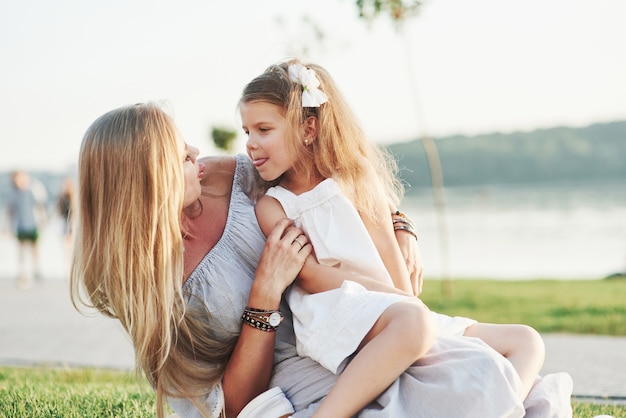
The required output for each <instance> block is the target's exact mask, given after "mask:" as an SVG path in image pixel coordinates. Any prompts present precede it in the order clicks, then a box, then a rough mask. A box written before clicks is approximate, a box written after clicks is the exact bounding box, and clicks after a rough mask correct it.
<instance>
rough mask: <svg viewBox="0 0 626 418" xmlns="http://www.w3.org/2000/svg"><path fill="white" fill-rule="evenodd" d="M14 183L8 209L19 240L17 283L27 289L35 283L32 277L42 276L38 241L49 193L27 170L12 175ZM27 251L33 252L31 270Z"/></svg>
mask: <svg viewBox="0 0 626 418" xmlns="http://www.w3.org/2000/svg"><path fill="white" fill-rule="evenodd" d="M11 184H12V186H13V188H12V190H11V193H10V194H9V202H8V211H9V219H10V220H11V226H12V228H13V231H14V234H15V237H16V238H17V242H18V277H17V284H18V286H19V287H20V288H23V289H27V288H29V287H30V286H32V276H34V277H35V279H36V280H39V279H41V266H40V260H39V248H38V240H39V233H40V230H41V225H42V223H43V222H44V221H45V216H46V206H45V202H46V197H47V193H46V190H45V188H44V187H43V185H41V184H40V183H37V182H35V181H33V180H31V178H30V176H29V175H28V173H26V172H25V171H22V170H16V171H14V172H13V173H12V174H11ZM27 251H30V256H31V260H32V268H31V269H29V268H28V267H27V264H26V257H27V254H26V253H27ZM31 273H32V275H31Z"/></svg>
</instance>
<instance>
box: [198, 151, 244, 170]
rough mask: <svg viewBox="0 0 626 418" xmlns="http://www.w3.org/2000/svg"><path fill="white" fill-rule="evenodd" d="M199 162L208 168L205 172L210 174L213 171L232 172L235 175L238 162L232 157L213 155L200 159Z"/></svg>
mask: <svg viewBox="0 0 626 418" xmlns="http://www.w3.org/2000/svg"><path fill="white" fill-rule="evenodd" d="M198 162H201V163H202V164H204V165H205V167H206V168H205V172H209V173H211V172H213V171H230V172H232V173H234V172H235V167H236V165H237V160H236V159H235V157H232V156H217V155H211V156H207V157H202V158H199V159H198Z"/></svg>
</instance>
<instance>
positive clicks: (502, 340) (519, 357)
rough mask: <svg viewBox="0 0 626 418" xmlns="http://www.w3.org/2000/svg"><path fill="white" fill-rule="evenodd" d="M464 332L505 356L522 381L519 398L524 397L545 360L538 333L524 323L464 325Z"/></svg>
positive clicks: (543, 347) (541, 341)
mask: <svg viewBox="0 0 626 418" xmlns="http://www.w3.org/2000/svg"><path fill="white" fill-rule="evenodd" d="M464 335H466V336H468V337H476V338H480V339H481V340H483V341H484V342H485V343H487V344H488V345H489V346H491V348H493V349H494V350H496V351H497V352H499V353H500V354H502V355H503V356H504V357H506V358H507V359H509V361H510V362H511V363H512V364H513V367H515V370H517V373H518V374H519V377H520V379H521V380H522V392H521V399H522V400H524V399H526V396H528V393H529V392H530V389H531V388H532V385H533V383H534V382H535V378H536V377H537V375H538V374H539V372H540V371H541V367H542V366H543V361H544V359H545V346H544V343H543V339H542V338H541V336H540V335H539V333H538V332H537V331H535V330H534V329H533V328H531V327H529V326H527V325H518V324H483V323H478V324H474V325H472V326H471V327H468V328H467V329H466V330H465V334H464Z"/></svg>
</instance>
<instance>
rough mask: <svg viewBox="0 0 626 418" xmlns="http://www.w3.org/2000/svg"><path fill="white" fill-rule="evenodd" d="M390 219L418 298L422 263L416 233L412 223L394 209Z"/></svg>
mask: <svg viewBox="0 0 626 418" xmlns="http://www.w3.org/2000/svg"><path fill="white" fill-rule="evenodd" d="M391 219H392V222H393V225H394V233H395V236H396V240H397V242H398V247H399V248H400V252H401V253H402V258H404V263H405V264H406V268H407V270H408V272H409V278H410V281H411V286H412V287H413V294H414V295H415V296H419V295H420V294H421V293H422V283H423V274H424V261H423V260H422V254H421V252H420V249H419V246H418V245H417V231H416V230H415V226H414V224H413V221H412V220H411V219H410V218H409V217H408V216H407V215H406V214H404V213H402V212H400V211H399V210H397V209H395V208H392V209H391Z"/></svg>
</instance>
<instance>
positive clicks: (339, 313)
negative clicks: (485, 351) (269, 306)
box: [267, 179, 476, 373]
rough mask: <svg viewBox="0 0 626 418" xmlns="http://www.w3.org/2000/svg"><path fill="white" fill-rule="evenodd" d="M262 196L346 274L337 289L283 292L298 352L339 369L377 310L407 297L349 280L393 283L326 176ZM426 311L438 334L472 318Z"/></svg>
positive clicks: (457, 329) (458, 330)
mask: <svg viewBox="0 0 626 418" xmlns="http://www.w3.org/2000/svg"><path fill="white" fill-rule="evenodd" d="M267 195H269V196H272V197H273V198H275V199H276V200H278V201H279V202H280V204H281V205H282V207H283V209H284V211H285V214H286V215H287V217H288V218H290V219H292V220H294V223H295V224H296V226H298V227H299V228H302V230H303V231H304V232H305V234H306V235H307V237H308V238H309V240H310V242H311V244H313V248H315V255H316V256H317V259H318V260H319V262H320V263H321V264H324V265H328V266H333V267H336V268H338V269H340V270H342V271H344V272H345V273H346V275H345V277H346V281H344V282H343V285H342V286H341V287H340V288H338V289H332V290H329V291H325V292H320V293H314V294H311V293H308V292H306V291H305V290H304V289H302V288H301V287H300V286H298V285H297V284H296V285H293V286H292V287H291V289H290V291H289V293H288V294H287V302H288V303H289V306H290V308H291V311H292V312H293V323H294V330H295V333H296V343H297V345H296V348H297V350H298V354H299V355H301V356H307V357H310V358H312V359H313V360H315V361H317V362H319V363H320V364H321V365H323V366H324V367H325V368H327V369H328V370H330V371H331V372H333V373H339V372H341V370H342V369H343V368H344V366H345V364H346V362H347V359H348V358H349V357H350V356H351V355H352V354H353V353H354V352H355V351H356V349H357V347H358V346H359V344H360V343H361V341H362V340H363V338H364V337H365V335H366V334H367V333H368V332H369V330H370V329H371V328H372V326H373V325H374V323H375V322H376V320H378V318H379V317H380V315H381V314H382V313H383V311H384V310H385V309H387V308H388V307H389V306H390V305H392V304H394V303H396V302H399V301H402V300H406V299H408V298H410V297H408V296H402V295H398V294H392V293H382V292H373V291H368V290H366V289H365V288H364V287H363V286H362V285H360V284H358V283H356V282H354V281H351V280H350V276H352V275H354V274H360V275H363V276H366V277H369V278H373V279H376V280H379V281H381V282H385V283H388V284H389V285H391V286H393V281H392V280H391V276H390V275H389V273H388V272H387V269H386V268H385V266H384V264H383V260H382V259H381V257H380V255H379V254H378V251H377V250H376V247H375V246H374V243H373V241H372V239H371V238H370V236H369V233H368V232H367V229H366V227H365V225H364V223H363V221H362V220H361V217H360V216H359V214H358V212H357V210H356V209H355V208H354V206H353V205H352V203H351V202H350V200H348V198H346V197H345V196H344V195H343V193H342V191H341V189H340V187H339V185H338V184H337V183H336V182H335V181H334V180H332V179H326V180H324V181H322V182H321V183H320V184H318V185H317V186H316V187H315V188H314V189H312V190H310V191H308V192H305V193H301V194H299V195H295V194H294V193H292V192H290V191H289V190H287V189H285V188H283V187H281V186H276V187H272V188H270V189H269V190H268V192H267ZM432 315H433V316H434V317H435V319H436V320H437V323H438V325H439V332H440V335H462V334H463V332H464V331H465V328H467V327H468V326H470V325H472V324H474V323H475V322H476V321H474V320H472V319H468V318H461V317H454V318H453V317H449V316H447V315H442V314H438V313H435V312H433V313H432Z"/></svg>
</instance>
